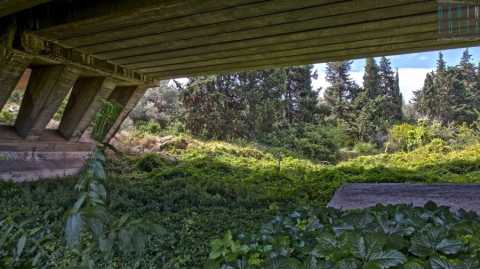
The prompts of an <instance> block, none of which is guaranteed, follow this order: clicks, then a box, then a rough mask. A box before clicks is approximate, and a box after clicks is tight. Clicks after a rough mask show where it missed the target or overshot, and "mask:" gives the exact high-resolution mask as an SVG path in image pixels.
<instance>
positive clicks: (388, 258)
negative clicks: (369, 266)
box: [370, 250, 407, 268]
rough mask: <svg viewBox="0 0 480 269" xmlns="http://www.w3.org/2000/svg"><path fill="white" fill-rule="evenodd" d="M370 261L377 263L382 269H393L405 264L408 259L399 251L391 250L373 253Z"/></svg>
mask: <svg viewBox="0 0 480 269" xmlns="http://www.w3.org/2000/svg"><path fill="white" fill-rule="evenodd" d="M370 261H375V262H376V263H378V264H379V266H380V268H391V267H395V266H399V265H402V264H404V263H405V262H406V261H407V257H405V255H403V254H402V253H401V252H400V251H398V250H389V251H385V252H380V253H373V254H372V256H371V257H370Z"/></svg>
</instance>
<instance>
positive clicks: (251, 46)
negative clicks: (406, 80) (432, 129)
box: [0, 0, 479, 79]
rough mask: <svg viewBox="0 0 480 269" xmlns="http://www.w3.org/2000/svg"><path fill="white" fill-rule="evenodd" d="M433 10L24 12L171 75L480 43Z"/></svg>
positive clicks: (90, 45) (190, 5)
mask: <svg viewBox="0 0 480 269" xmlns="http://www.w3.org/2000/svg"><path fill="white" fill-rule="evenodd" d="M7 2H8V1H7ZM65 2H66V1H65ZM94 2H95V3H94ZM437 7H438V4H437V1H436V0H343V1H342V0H302V1H291V0H268V1H266V0H229V1H218V0H201V1H200V0H175V1H173V0H163V1H149V0H137V1H129V0H117V1H113V0H105V1H69V3H62V1H60V3H59V2H51V3H49V4H45V5H42V6H39V7H37V8H34V9H32V10H31V11H30V12H29V13H28V16H30V17H31V18H33V20H34V21H35V22H36V25H37V26H36V27H35V28H34V29H31V30H32V35H33V36H34V37H40V38H41V39H44V40H49V41H53V42H54V43H55V44H56V45H58V46H60V47H62V48H73V49H74V50H75V51H79V52H81V53H84V54H86V55H92V56H93V57H94V58H95V59H98V60H99V61H105V62H106V63H109V64H114V65H116V66H117V65H118V66H121V67H123V68H125V69H126V70H132V71H135V72H138V73H140V74H144V75H147V76H148V77H151V78H155V79H165V78H172V77H182V76H189V75H199V74H209V73H219V72H226V71H237V70H246V69H260V68H267V67H274V66H282V65H297V64H307V63H317V62H327V61H334V60H344V59H352V58H361V57H366V56H378V55H391V54H400V53H408V52H416V51H425V50H434V49H446V48H454V47H466V46H474V45H477V44H479V40H478V39H473V40H445V39H441V38H440V36H439V33H438V23H437V20H438V17H437ZM0 8H1V5H0ZM19 16H21V14H20V15H19ZM24 16H25V15H24Z"/></svg>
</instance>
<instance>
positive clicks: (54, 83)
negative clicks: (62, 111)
mask: <svg viewBox="0 0 480 269" xmlns="http://www.w3.org/2000/svg"><path fill="white" fill-rule="evenodd" d="M79 75H80V72H79V70H78V69H76V68H72V67H70V66H65V65H60V66H48V67H37V68H33V69H32V75H31V78H30V83H29V85H28V88H27V90H26V92H25V96H24V97H23V101H22V105H21V107H20V112H19V114H18V117H17V120H16V122H15V128H16V130H17V132H18V134H19V135H20V136H22V137H24V138H27V139H31V140H35V139H38V137H39V135H40V133H41V132H42V131H43V130H44V129H45V127H46V126H47V124H48V123H49V122H50V120H51V119H52V118H53V115H54V114H55V112H57V110H58V109H59V107H60V105H61V104H62V101H63V100H64V99H65V97H66V96H67V95H68V92H69V91H70V89H72V87H73V85H74V84H75V82H76V81H77V79H78V77H79Z"/></svg>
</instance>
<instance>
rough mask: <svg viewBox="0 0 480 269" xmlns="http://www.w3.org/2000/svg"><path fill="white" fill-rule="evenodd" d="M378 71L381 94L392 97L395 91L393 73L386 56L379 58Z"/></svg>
mask: <svg viewBox="0 0 480 269" xmlns="http://www.w3.org/2000/svg"><path fill="white" fill-rule="evenodd" d="M378 72H379V77H380V89H381V92H382V94H385V95H386V96H387V97H392V96H393V95H394V91H395V90H394V88H395V73H394V72H393V70H392V66H391V63H390V60H389V59H388V58H387V57H382V58H380V68H379V71H378Z"/></svg>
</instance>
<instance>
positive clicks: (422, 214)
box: [206, 203, 480, 269]
mask: <svg viewBox="0 0 480 269" xmlns="http://www.w3.org/2000/svg"><path fill="white" fill-rule="evenodd" d="M479 233H480V218H479V217H478V215H476V214H474V213H467V212H465V211H460V212H458V213H456V214H453V213H451V212H450V211H449V210H448V208H444V207H437V206H436V205H435V204H433V203H428V204H427V205H426V206H425V208H412V207H407V206H387V207H384V206H377V207H375V208H371V209H366V210H352V211H347V212H341V211H337V210H333V209H320V210H298V211H294V212H293V213H291V214H289V215H287V216H277V217H276V218H274V219H273V220H272V221H270V222H269V223H267V224H265V225H263V227H262V229H260V231H259V232H256V233H252V234H246V235H245V234H242V235H240V236H238V237H236V239H234V238H233V236H232V234H231V233H230V232H228V233H227V234H226V235H225V236H224V238H222V239H216V240H214V241H212V242H211V252H210V257H209V260H210V261H209V263H208V264H207V266H206V267H207V268H212V269H218V268H232V269H235V268H250V269H254V268H324V269H337V268H352V269H355V268H356V269H360V268H379V269H385V268H407V269H408V268H425V269H443V268H444V269H447V268H479V266H480V263H479V261H480V251H479V247H480V245H479V241H478V240H477V239H475V240H472V239H473V238H474V237H476V236H477V235H478V234H479Z"/></svg>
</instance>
